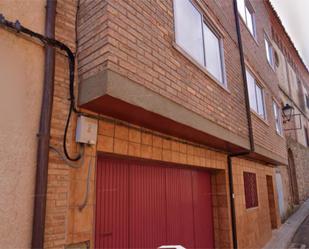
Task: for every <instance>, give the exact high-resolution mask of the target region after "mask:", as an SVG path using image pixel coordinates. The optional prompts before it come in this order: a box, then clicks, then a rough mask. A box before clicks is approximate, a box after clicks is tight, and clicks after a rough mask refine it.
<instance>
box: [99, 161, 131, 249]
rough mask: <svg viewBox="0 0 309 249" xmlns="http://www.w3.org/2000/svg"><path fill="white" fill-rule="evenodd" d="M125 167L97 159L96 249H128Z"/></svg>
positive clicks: (115, 162)
mask: <svg viewBox="0 0 309 249" xmlns="http://www.w3.org/2000/svg"><path fill="white" fill-rule="evenodd" d="M128 190H129V189H128V164H127V163H126V162H125V161H120V160H116V159H104V158H100V159H99V160H98V165H97V198H96V231H95V232H96V233H95V239H96V241H95V245H96V248H129V213H128V210H129V209H128V207H129V205H128V204H129V198H128V197H129V193H128Z"/></svg>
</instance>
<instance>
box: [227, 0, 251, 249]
mask: <svg viewBox="0 0 309 249" xmlns="http://www.w3.org/2000/svg"><path fill="white" fill-rule="evenodd" d="M233 10H234V17H235V25H236V33H237V42H238V47H239V56H240V65H241V73H242V79H243V82H244V94H245V107H246V115H247V122H248V133H249V142H250V149H249V150H247V151H244V152H241V153H237V154H229V155H228V157H227V160H228V178H229V190H230V193H229V194H230V203H231V210H230V211H231V218H232V237H233V248H235V249H236V248H238V243H237V229H236V213H235V195H234V184H233V167H232V158H233V157H240V156H245V155H249V154H251V153H252V152H254V149H255V148H254V137H253V128H252V120H251V109H250V102H249V93H248V82H247V77H246V65H245V58H244V51H243V46H242V39H241V31H240V24H239V23H240V22H239V14H238V8H237V0H233Z"/></svg>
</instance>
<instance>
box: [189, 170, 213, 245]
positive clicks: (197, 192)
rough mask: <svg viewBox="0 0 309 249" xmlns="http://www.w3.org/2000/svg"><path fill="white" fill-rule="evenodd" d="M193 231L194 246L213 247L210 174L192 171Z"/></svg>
mask: <svg viewBox="0 0 309 249" xmlns="http://www.w3.org/2000/svg"><path fill="white" fill-rule="evenodd" d="M192 180H193V191H192V192H193V205H194V226H195V228H194V232H195V247H196V248H214V243H213V241H214V234H213V220H212V196H211V179H210V174H209V173H207V172H204V171H193V172H192Z"/></svg>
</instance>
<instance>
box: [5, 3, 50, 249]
mask: <svg viewBox="0 0 309 249" xmlns="http://www.w3.org/2000/svg"><path fill="white" fill-rule="evenodd" d="M44 7H45V2H44V1H0V13H1V14H3V15H4V16H5V17H6V18H8V19H9V20H14V21H15V20H17V19H18V20H19V21H20V22H22V23H23V24H24V25H25V26H27V27H29V28H30V29H33V30H35V31H37V32H39V33H44V25H45V8H44ZM29 13H31V14H29ZM0 37H1V38H0V55H1V60H0V85H1V90H0V99H1V105H0V115H1V118H0V172H1V173H0V175H1V176H0V189H1V193H0V221H1V226H0V248H30V246H31V232H32V215H33V196H34V188H35V168H36V152H37V133H38V129H39V117H40V111H41V109H40V108H41V100H42V82H43V75H44V48H43V46H42V45H40V44H36V43H33V41H31V40H27V39H24V38H22V37H21V36H19V35H16V34H15V33H13V32H10V31H9V30H6V29H3V28H2V27H0Z"/></svg>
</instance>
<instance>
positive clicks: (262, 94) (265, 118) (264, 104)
mask: <svg viewBox="0 0 309 249" xmlns="http://www.w3.org/2000/svg"><path fill="white" fill-rule="evenodd" d="M247 73H249V74H250V75H251V77H252V78H253V80H254V96H255V106H256V110H255V109H254V108H253V107H252V106H251V104H250V109H251V111H253V112H254V113H255V114H256V115H258V117H259V118H261V119H262V120H263V121H265V122H266V120H267V112H266V103H265V91H264V87H263V85H262V84H260V83H259V82H258V81H257V79H256V77H255V75H254V73H253V72H252V71H251V70H250V69H249V68H248V67H247V68H246V77H247ZM247 84H248V78H247ZM257 87H258V88H259V89H261V98H262V99H261V102H262V105H263V115H261V114H260V113H259V106H258V105H259V102H258V98H257V97H258V95H257V90H256V88H257ZM249 90H250V87H249V86H248V96H249V98H250V92H249ZM249 100H250V99H249ZM249 102H251V101H249Z"/></svg>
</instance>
